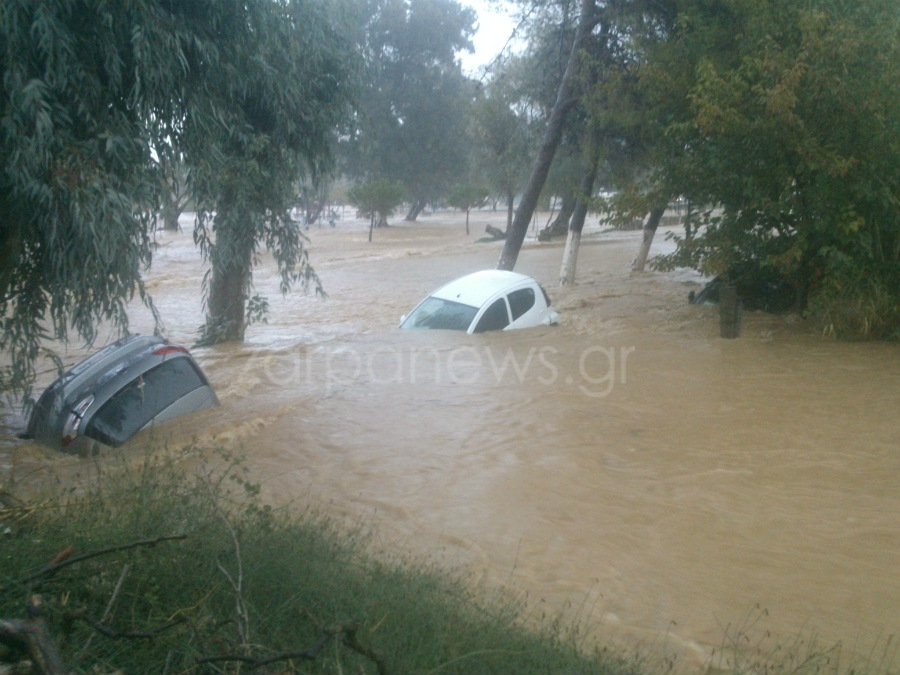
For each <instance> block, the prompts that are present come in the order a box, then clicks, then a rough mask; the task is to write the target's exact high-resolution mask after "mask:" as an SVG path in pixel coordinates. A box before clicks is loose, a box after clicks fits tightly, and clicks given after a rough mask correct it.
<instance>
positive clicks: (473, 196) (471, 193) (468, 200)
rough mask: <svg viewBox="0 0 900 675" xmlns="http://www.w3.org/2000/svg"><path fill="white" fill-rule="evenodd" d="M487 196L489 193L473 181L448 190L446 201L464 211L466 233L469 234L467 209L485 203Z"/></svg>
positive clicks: (469, 209)
mask: <svg viewBox="0 0 900 675" xmlns="http://www.w3.org/2000/svg"><path fill="white" fill-rule="evenodd" d="M489 196H490V193H489V192H488V191H487V190H486V189H485V188H484V187H483V186H481V185H476V184H475V183H466V184H464V185H455V186H454V187H453V189H452V190H450V195H449V196H448V197H447V203H448V204H450V206H452V207H454V208H457V209H462V210H463V211H465V212H466V234H469V211H471V210H472V209H473V208H478V207H480V206H484V205H485V204H487V200H488V197H489Z"/></svg>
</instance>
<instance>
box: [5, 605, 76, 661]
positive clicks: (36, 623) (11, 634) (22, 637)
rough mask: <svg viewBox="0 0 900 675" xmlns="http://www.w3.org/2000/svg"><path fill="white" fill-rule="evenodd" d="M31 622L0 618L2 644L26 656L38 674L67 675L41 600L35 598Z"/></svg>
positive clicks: (30, 613) (29, 607) (29, 608)
mask: <svg viewBox="0 0 900 675" xmlns="http://www.w3.org/2000/svg"><path fill="white" fill-rule="evenodd" d="M28 613H29V615H30V616H31V618H29V619H24V620H23V619H0V644H4V645H6V646H7V647H10V648H12V649H13V650H15V651H17V652H20V653H22V654H24V655H25V656H26V657H28V659H29V660H30V661H31V664H32V670H33V672H34V673H35V674H36V675H68V670H66V667H65V666H64V665H63V662H62V658H61V657H60V655H59V652H58V651H57V649H56V645H55V644H54V642H53V639H52V638H51V637H50V634H49V633H48V632H47V628H46V626H45V625H44V620H43V618H41V598H40V596H37V595H35V596H33V597H32V598H31V602H30V604H29V606H28Z"/></svg>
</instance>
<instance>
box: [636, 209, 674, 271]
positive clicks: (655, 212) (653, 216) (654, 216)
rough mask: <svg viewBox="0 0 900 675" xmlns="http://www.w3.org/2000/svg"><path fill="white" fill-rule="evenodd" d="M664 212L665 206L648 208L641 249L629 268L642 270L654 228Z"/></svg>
mask: <svg viewBox="0 0 900 675" xmlns="http://www.w3.org/2000/svg"><path fill="white" fill-rule="evenodd" d="M665 212H666V207H665V206H655V207H653V209H651V210H650V215H649V216H648V217H647V222H646V223H644V239H643V241H641V250H640V251H638V256H637V258H635V259H634V262H633V263H631V269H633V270H634V271H635V272H643V271H644V265H646V264H647V256H648V255H649V254H650V244H652V243H653V235H655V234H656V228H657V227H659V221H660V220H662V217H663V213H665Z"/></svg>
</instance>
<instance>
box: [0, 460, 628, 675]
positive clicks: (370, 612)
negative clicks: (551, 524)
mask: <svg viewBox="0 0 900 675" xmlns="http://www.w3.org/2000/svg"><path fill="white" fill-rule="evenodd" d="M160 456H161V455H160ZM222 459H223V458H222V457H217V458H215V459H214V461H212V462H208V463H207V462H200V464H199V467H198V468H197V469H196V470H195V471H192V472H190V473H187V474H186V473H185V471H184V469H183V466H184V464H183V463H182V462H179V461H178V460H177V458H174V459H172V460H163V459H150V460H148V461H146V462H142V463H139V464H138V465H136V466H134V465H133V466H131V467H130V468H127V469H126V470H124V471H116V472H114V475H104V476H101V477H100V479H99V480H97V481H96V482H95V483H92V484H91V485H90V486H88V487H82V488H79V489H69V490H67V491H65V492H64V493H60V494H56V495H54V496H53V497H52V498H51V499H49V500H44V501H42V502H41V506H40V509H39V510H31V511H29V512H28V516H29V517H27V518H22V517H16V516H17V515H18V516H21V515H22V514H23V513H25V511H24V509H26V508H27V507H25V506H21V507H19V508H18V509H16V508H7V509H6V512H5V516H6V517H5V520H6V522H7V523H8V524H10V525H8V529H9V530H10V531H9V532H7V533H6V534H5V535H0V617H3V618H10V617H22V616H23V615H24V611H25V607H26V605H27V604H28V602H29V598H31V597H33V596H34V595H35V594H40V596H41V597H42V604H43V612H44V616H45V620H46V621H47V624H48V627H49V629H50V633H51V635H53V636H55V638H56V640H57V642H58V646H59V648H60V651H61V655H62V658H63V660H64V662H65V663H66V664H67V666H68V667H69V668H70V669H71V671H72V672H73V673H88V672H99V673H105V672H113V671H116V670H121V671H122V672H124V673H166V674H169V673H249V672H261V673H275V672H277V673H300V672H302V673H375V672H379V673H422V674H426V673H435V674H437V673H563V672H565V673H628V672H634V670H635V668H636V665H635V663H634V662H630V661H625V660H623V659H620V658H617V657H615V656H613V655H611V654H608V653H604V652H602V651H595V652H593V653H589V654H586V653H584V652H583V651H582V650H580V649H578V648H577V647H576V643H575V641H574V640H573V639H570V636H569V635H568V634H567V632H566V630H565V628H564V627H563V626H562V625H561V624H559V623H557V624H555V625H550V626H546V627H543V628H541V627H538V628H534V627H533V626H531V625H528V626H526V624H525V622H524V621H523V619H522V616H523V614H522V612H521V609H522V608H520V607H518V606H517V605H515V604H513V603H510V602H508V601H502V600H500V599H499V598H494V599H484V598H480V597H479V598H476V597H475V596H474V595H473V594H472V592H471V591H470V590H469V585H468V584H467V583H466V580H465V579H463V578H459V577H454V576H453V575H448V574H447V573H446V572H444V571H440V570H437V569H434V568H429V567H427V566H425V565H423V564H412V563H407V564H399V563H397V562H385V561H384V560H383V559H382V558H380V557H378V558H376V557H374V556H373V555H371V553H370V552H369V550H368V548H367V541H366V537H365V536H364V534H363V533H361V532H359V531H347V530H345V529H342V528H340V527H338V526H337V525H336V524H335V523H333V522H331V521H329V520H328V519H327V518H326V517H324V516H322V515H319V514H316V513H313V512H311V511H303V512H300V513H298V512H296V511H289V510H276V509H272V508H269V507H267V506H265V505H264V504H262V503H261V501H260V499H259V497H258V488H257V487H256V486H254V485H253V484H252V483H251V482H249V481H248V480H247V476H246V473H245V472H244V471H243V469H242V466H241V463H240V462H238V461H236V460H234V459H233V458H228V457H225V458H224V460H225V461H224V462H223V461H222ZM3 519H4V518H3V517H2V516H0V520H3ZM175 536H178V537H183V538H178V539H168V537H175ZM163 538H165V539H163ZM155 540H158V541H156V543H155V544H152V545H151V544H149V543H147V542H150V541H155ZM138 542H144V543H141V544H139V545H136V546H133V547H132V548H128V549H125V548H120V547H124V546H126V545H129V544H135V543H138ZM100 551H106V553H104V554H102V555H98V556H96V557H93V558H89V559H84V560H80V561H78V562H75V563H74V564H69V565H68V566H65V565H66V564H67V563H66V562H60V559H61V558H65V556H66V555H69V556H70V557H69V559H68V561H72V560H75V558H76V557H77V556H79V555H83V554H85V553H89V552H100ZM63 552H66V553H63ZM61 553H63V555H60V554H61ZM54 559H56V560H57V562H56V563H55V564H56V565H57V566H56V567H54V566H53V565H50V566H48V562H49V561H51V560H54ZM60 564H61V565H63V566H60ZM304 650H309V651H307V652H306V653H301V652H304ZM289 653H293V654H294V657H293V658H281V657H284V656H285V655H286V654H289ZM219 657H230V659H222V660H217V659H219ZM238 659H241V660H238ZM266 659H278V660H276V661H273V662H272V663H270V664H267V665H263V661H264V660H266Z"/></svg>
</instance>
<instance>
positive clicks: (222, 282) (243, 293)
mask: <svg viewBox="0 0 900 675" xmlns="http://www.w3.org/2000/svg"><path fill="white" fill-rule="evenodd" d="M217 245H219V244H218V243H217ZM215 257H216V258H221V255H216V256H215ZM249 275H250V258H249V255H247V256H240V257H232V258H231V259H229V260H227V261H218V262H217V261H213V263H212V269H211V276H210V282H209V299H208V302H207V315H206V326H205V327H204V335H203V337H202V338H201V342H202V343H204V344H215V343H219V342H230V341H233V340H237V341H240V340H243V339H244V328H245V323H244V319H245V305H246V302H247V286H248V282H249Z"/></svg>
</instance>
